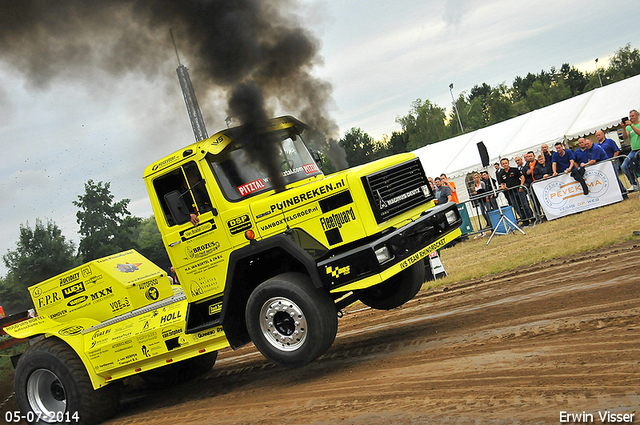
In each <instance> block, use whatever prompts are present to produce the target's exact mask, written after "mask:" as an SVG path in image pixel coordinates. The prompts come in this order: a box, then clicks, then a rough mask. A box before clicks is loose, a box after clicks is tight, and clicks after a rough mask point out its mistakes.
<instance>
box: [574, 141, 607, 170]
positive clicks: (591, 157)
mask: <svg viewBox="0 0 640 425" xmlns="http://www.w3.org/2000/svg"><path fill="white" fill-rule="evenodd" d="M584 147H585V152H587V162H585V163H582V162H581V163H580V166H581V167H585V166H587V165H593V164H595V163H596V162H598V161H605V160H607V159H609V157H608V156H607V154H606V152H605V151H604V149H602V147H600V145H598V144H596V143H593V142H592V141H591V140H590V139H584Z"/></svg>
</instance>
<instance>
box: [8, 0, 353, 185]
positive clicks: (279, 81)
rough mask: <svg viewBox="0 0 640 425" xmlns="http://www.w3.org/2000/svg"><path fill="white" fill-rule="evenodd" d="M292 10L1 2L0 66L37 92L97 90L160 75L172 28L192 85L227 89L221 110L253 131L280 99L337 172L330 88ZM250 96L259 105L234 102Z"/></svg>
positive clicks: (206, 1)
mask: <svg viewBox="0 0 640 425" xmlns="http://www.w3.org/2000/svg"><path fill="white" fill-rule="evenodd" d="M295 6H296V4H295V1H294V0H146V1H143V0H47V1H42V0H3V1H1V2H0V60H2V61H4V62H7V63H9V64H11V65H13V66H14V68H15V69H16V71H17V72H22V73H24V74H25V75H26V77H27V78H28V81H29V84H30V85H32V86H33V87H36V88H40V89H46V88H47V87H49V86H50V85H51V84H54V83H55V82H56V81H58V80H65V81H67V80H69V81H81V82H83V83H86V84H95V83H96V81H95V79H96V78H99V77H98V76H96V72H95V71H96V70H99V71H101V72H104V73H106V74H107V75H109V76H111V77H113V76H115V77H121V76H125V75H127V74H129V73H134V72H135V73H143V74H144V75H146V77H147V78H150V79H154V78H160V77H162V78H165V77H166V76H160V75H158V72H159V69H160V67H159V66H158V65H159V64H160V63H165V62H166V61H169V60H175V59H174V58H173V57H172V55H173V48H172V46H171V44H170V43H171V41H170V36H169V30H170V29H173V32H174V34H175V35H176V38H177V39H178V40H179V48H180V52H181V56H182V57H184V58H188V62H189V70H190V73H191V76H192V80H194V81H195V82H197V85H198V86H199V87H207V88H208V89H214V88H215V89H224V90H226V92H227V94H228V99H229V100H230V103H229V110H228V111H226V112H227V113H229V114H231V115H235V118H237V119H239V120H240V122H241V123H242V124H245V125H248V126H255V125H257V123H258V122H257V121H252V120H254V119H258V120H261V119H265V117H269V116H271V115H273V112H272V111H271V110H270V109H269V107H268V106H267V105H270V104H273V103H274V102H277V103H279V104H280V105H281V107H282V108H283V109H285V110H286V111H287V112H288V113H289V112H290V113H292V114H294V115H298V116H299V117H300V118H301V119H302V120H303V121H305V122H306V123H307V124H309V125H310V127H311V128H313V129H315V130H316V132H317V133H316V134H314V136H313V142H315V144H316V147H318V148H319V149H320V150H322V151H324V152H325V153H327V155H328V156H329V157H330V158H332V160H333V161H334V165H335V166H336V168H337V169H343V168H346V166H347V164H346V161H345V160H344V156H342V158H340V155H339V154H338V155H336V154H335V153H333V152H334V148H335V146H336V145H337V143H335V141H334V139H335V138H336V136H337V132H338V131H337V130H338V128H337V125H336V124H335V122H334V121H333V120H331V119H330V118H329V117H328V112H327V106H328V105H329V103H330V102H331V93H332V87H331V85H330V84H328V83H327V82H324V81H321V80H318V79H317V78H315V77H313V76H312V75H311V70H312V68H313V67H314V66H315V65H317V64H319V63H320V60H321V59H320V58H319V56H318V49H319V43H318V40H316V39H315V38H314V37H313V36H312V35H311V34H310V33H309V32H308V31H306V30H305V29H304V28H303V26H302V25H301V24H299V22H298V21H299V17H298V16H296V15H295V14H294V13H293V12H291V11H292V10H295ZM176 84H177V83H176ZM247 90H248V91H247ZM207 91H208V90H207ZM243 93H244V95H243ZM247 93H253V94H254V95H256V96H257V98H255V97H254V98H251V99H258V100H259V102H257V103H256V104H254V105H251V106H247V105H245V106H243V105H238V102H240V103H241V102H242V99H243V96H245V97H244V99H246V96H247ZM255 107H257V108H260V110H252V108H255ZM220 112H222V111H220ZM225 116H226V115H225ZM259 156H260V158H266V156H265V155H259ZM336 161H337V162H336ZM271 162H273V161H271ZM263 168H265V171H267V168H273V164H270V165H266V164H263ZM272 178H273V177H272ZM274 183H275V182H274Z"/></svg>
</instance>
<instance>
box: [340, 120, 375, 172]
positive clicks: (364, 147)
mask: <svg viewBox="0 0 640 425" xmlns="http://www.w3.org/2000/svg"><path fill="white" fill-rule="evenodd" d="M339 143H340V146H342V148H343V149H344V151H345V152H346V154H347V161H348V162H349V165H350V166H351V167H354V166H356V165H361V164H365V163H367V162H369V161H372V160H374V159H375V156H374V155H375V151H376V149H375V143H374V141H373V138H371V136H369V135H368V134H367V133H365V132H363V131H362V129H360V128H356V127H353V128H352V129H351V130H349V131H347V132H346V133H345V135H344V137H343V138H342V139H340V141H339Z"/></svg>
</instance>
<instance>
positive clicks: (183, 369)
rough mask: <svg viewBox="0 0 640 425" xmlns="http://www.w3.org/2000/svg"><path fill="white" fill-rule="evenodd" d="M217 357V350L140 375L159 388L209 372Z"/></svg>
mask: <svg viewBox="0 0 640 425" xmlns="http://www.w3.org/2000/svg"><path fill="white" fill-rule="evenodd" d="M217 358H218V352H217V351H214V352H211V353H206V354H201V355H199V356H197V357H192V358H190V359H187V360H183V361H181V362H177V363H171V364H168V365H166V366H162V367H159V368H156V369H152V370H150V371H148V372H144V373H142V374H140V376H141V377H142V378H143V379H144V380H145V381H147V382H148V383H149V384H151V385H153V386H155V387H157V388H166V387H167V386H171V385H175V384H180V383H182V382H186V381H190V380H191V379H195V378H197V377H198V376H201V375H203V374H205V373H207V372H208V371H210V370H211V368H212V367H213V365H214V364H215V363H216V359H217Z"/></svg>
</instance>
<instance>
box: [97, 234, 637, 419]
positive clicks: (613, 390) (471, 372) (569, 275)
mask: <svg viewBox="0 0 640 425" xmlns="http://www.w3.org/2000/svg"><path fill="white" fill-rule="evenodd" d="M639 251H640V250H639V249H638V248H637V247H636V246H634V245H632V244H626V245H624V246H618V247H612V248H608V249H604V250H600V251H598V252H594V253H589V254H588V255H583V256H579V255H576V256H571V257H568V258H566V259H563V260H554V261H550V262H547V263H541V264H537V265H534V266H532V267H530V268H526V269H524V270H521V271H520V272H517V273H515V272H510V273H505V274H503V275H500V276H497V277H495V278H493V279H482V280H477V281H472V282H464V283H462V284H460V285H452V286H451V287H450V288H449V289H448V290H447V291H444V290H443V289H435V290H430V291H424V292H422V293H421V294H419V296H418V297H417V298H416V299H414V300H412V301H411V302H409V303H407V304H406V305H405V306H403V307H401V308H398V309H395V310H392V311H388V312H385V311H374V310H364V311H359V312H357V313H351V314H349V313H348V310H347V313H348V314H346V315H345V317H344V318H343V319H342V320H341V322H340V329H339V336H338V338H337V339H336V341H335V343H334V346H333V347H332V348H331V349H330V350H329V351H328V352H327V353H326V354H325V355H324V356H322V357H321V358H319V359H318V360H317V361H315V362H313V363H312V364H310V365H308V366H306V367H304V368H301V369H293V370H289V369H282V368H279V367H275V366H273V365H271V364H270V363H268V362H267V361H266V360H265V359H263V358H262V356H260V355H259V354H256V353H255V351H254V349H253V347H252V346H251V347H245V348H243V349H241V350H239V351H237V352H232V351H229V350H226V351H224V352H221V353H220V357H219V358H220V361H219V363H218V364H217V365H216V366H215V367H214V369H213V370H212V371H211V372H210V373H208V374H207V375H206V376H203V377H201V378H200V379H198V380H196V381H193V382H190V383H186V384H183V385H181V386H179V387H177V388H174V389H171V390H166V391H150V390H149V389H145V388H144V387H142V388H138V389H137V390H135V391H133V390H130V391H129V392H128V393H126V397H125V399H124V404H123V409H122V411H121V413H120V414H119V416H118V417H116V418H115V419H113V420H112V421H110V422H109V423H112V424H135V423H146V422H149V421H152V422H153V423H154V424H156V423H157V424H182V423H184V424H192V423H193V424H195V423H198V424H201V423H209V424H223V425H224V424H273V423H278V422H286V423H296V424H318V425H323V424H335V423H344V424H354V425H359V424H363V425H365V424H366V425H374V424H383V423H384V424H387V423H393V424H409V423H415V424H423V423H424V424H430V423H438V424H440V423H460V424H467V423H469V424H471V423H483V424H507V423H508V424H513V423H518V424H538V423H541V424H547V423H558V419H559V412H560V411H570V412H574V413H581V412H582V411H586V412H591V413H593V414H594V415H595V416H596V418H597V415H596V412H597V411H604V409H608V410H609V411H612V412H614V413H616V412H618V413H631V412H635V411H636V409H638V407H640V284H639V283H638V282H637V280H638V279H637V274H636V272H635V270H637V267H638V266H639V265H640V256H638V253H639ZM614 271H615V272H614ZM550 275H551V277H550ZM356 309H357V308H353V310H356ZM132 386H133V387H135V382H134V383H133V385H132Z"/></svg>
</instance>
